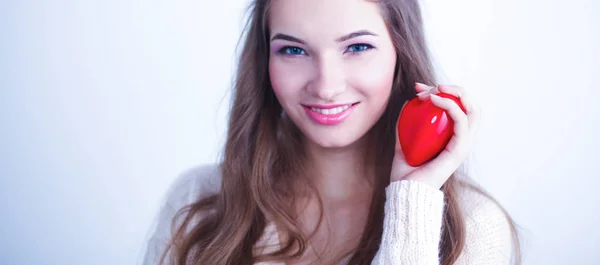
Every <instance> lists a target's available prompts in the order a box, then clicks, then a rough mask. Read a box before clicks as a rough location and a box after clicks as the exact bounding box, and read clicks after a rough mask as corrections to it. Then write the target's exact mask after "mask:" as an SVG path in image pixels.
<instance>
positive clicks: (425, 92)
mask: <svg viewBox="0 0 600 265" xmlns="http://www.w3.org/2000/svg"><path fill="white" fill-rule="evenodd" d="M427 93H429V91H428V90H425V91H421V92H419V93H417V96H422V95H426V94H427Z"/></svg>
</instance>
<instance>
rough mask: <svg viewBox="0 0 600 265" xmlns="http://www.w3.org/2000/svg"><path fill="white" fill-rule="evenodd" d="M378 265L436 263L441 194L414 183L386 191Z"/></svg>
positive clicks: (393, 185) (392, 185)
mask: <svg viewBox="0 0 600 265" xmlns="http://www.w3.org/2000/svg"><path fill="white" fill-rule="evenodd" d="M386 196H387V200H386V203H385V218H384V228H383V237H382V241H381V246H380V252H381V253H379V256H380V257H379V258H382V259H383V260H385V262H383V263H381V264H418V265H423V264H439V259H438V256H439V242H440V235H441V228H442V217H443V212H444V193H443V192H442V191H440V190H437V189H434V188H432V187H430V186H428V185H426V184H424V183H421V182H419V181H415V180H401V181H394V182H392V183H390V185H389V186H388V187H387V188H386Z"/></svg>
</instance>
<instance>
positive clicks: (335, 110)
mask: <svg viewBox="0 0 600 265" xmlns="http://www.w3.org/2000/svg"><path fill="white" fill-rule="evenodd" d="M358 103H359V102H355V103H350V104H336V105H304V107H305V108H309V109H310V110H312V111H314V112H317V113H320V114H324V115H336V114H339V113H342V112H343V111H345V110H347V109H349V108H351V107H353V106H355V105H356V104H358Z"/></svg>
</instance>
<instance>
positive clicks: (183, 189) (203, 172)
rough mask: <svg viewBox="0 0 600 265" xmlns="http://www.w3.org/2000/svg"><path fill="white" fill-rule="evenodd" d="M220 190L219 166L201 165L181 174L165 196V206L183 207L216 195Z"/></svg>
mask: <svg viewBox="0 0 600 265" xmlns="http://www.w3.org/2000/svg"><path fill="white" fill-rule="evenodd" d="M220 188H221V167H220V165H219V164H202V165H198V166H195V167H193V168H190V169H188V170H186V171H184V172H182V173H181V174H180V175H179V176H177V177H176V178H175V180H174V181H173V183H172V184H171V186H170V187H169V190H168V191H167V194H166V201H165V203H166V205H169V206H173V207H176V208H177V207H179V208H180V207H183V206H185V205H187V204H190V203H193V202H195V201H197V200H198V199H199V198H201V197H205V196H209V195H212V194H215V193H218V192H219V190H220Z"/></svg>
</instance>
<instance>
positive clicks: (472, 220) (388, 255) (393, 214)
mask: <svg viewBox="0 0 600 265" xmlns="http://www.w3.org/2000/svg"><path fill="white" fill-rule="evenodd" d="M220 182H221V179H220V171H219V170H218V167H217V166H215V165H205V166H201V167H197V168H194V169H192V170H190V171H188V172H187V173H185V174H183V175H182V176H181V177H180V178H179V179H178V180H177V181H176V182H175V184H174V185H173V186H172V188H171V190H170V191H169V192H168V195H167V197H166V198H165V201H164V204H163V205H162V206H161V208H160V212H159V214H158V216H157V219H156V221H155V223H154V225H153V227H152V228H151V230H150V234H149V235H148V241H147V246H146V247H145V248H144V251H143V252H142V257H141V258H142V261H141V264H143V265H157V264H158V262H159V258H160V255H161V254H162V252H163V250H164V248H165V246H166V244H167V242H168V240H169V238H170V234H171V232H172V231H171V226H170V225H171V220H172V219H173V217H174V215H175V212H176V211H177V210H179V209H180V208H181V207H183V206H184V205H185V204H188V203H191V202H193V201H195V200H196V199H197V198H198V197H199V196H203V195H206V194H210V193H215V192H218V191H219V188H220ZM386 194H387V201H386V203H385V218H384V228H383V237H382V241H381V245H380V247H379V251H378V252H377V254H376V256H375V258H374V260H373V262H372V264H374V265H384V264H385V265H396V264H398V265H399V264H402V265H434V264H439V258H438V256H439V249H438V246H439V243H440V236H441V229H442V214H443V210H444V195H443V193H442V191H440V190H436V189H434V188H431V187H429V186H427V185H425V184H422V183H420V182H417V181H397V182H392V183H390V185H389V186H388V187H387V188H386ZM460 199H461V202H462V203H463V207H464V208H463V210H464V212H465V223H466V244H465V248H464V249H463V251H462V253H461V255H460V257H459V259H458V261H457V262H456V263H455V265H467V264H468V265H472V264H476V265H506V264H510V258H511V233H510V228H509V224H508V221H507V219H506V217H505V216H504V214H503V212H502V211H501V210H500V208H499V207H497V205H496V204H494V203H493V202H492V201H490V200H489V199H487V198H486V197H484V196H482V195H480V194H479V193H476V192H474V191H465V193H464V194H462V195H461V196H460ZM276 231H277V230H276V228H275V226H274V225H273V223H270V224H269V225H267V227H266V228H265V231H264V233H263V236H262V238H261V239H260V240H259V241H258V242H257V244H256V249H257V252H262V253H267V252H271V251H273V250H276V249H277V247H278V243H279V238H278V235H277V232H276ZM346 262H347V260H344V261H342V262H341V264H345V263H346ZM256 265H282V264H281V263H266V262H261V263H256Z"/></svg>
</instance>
